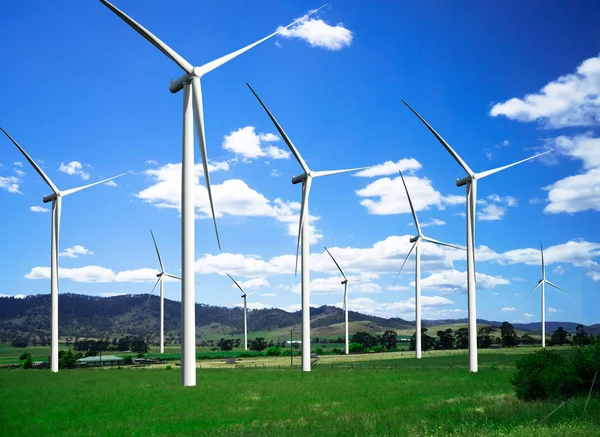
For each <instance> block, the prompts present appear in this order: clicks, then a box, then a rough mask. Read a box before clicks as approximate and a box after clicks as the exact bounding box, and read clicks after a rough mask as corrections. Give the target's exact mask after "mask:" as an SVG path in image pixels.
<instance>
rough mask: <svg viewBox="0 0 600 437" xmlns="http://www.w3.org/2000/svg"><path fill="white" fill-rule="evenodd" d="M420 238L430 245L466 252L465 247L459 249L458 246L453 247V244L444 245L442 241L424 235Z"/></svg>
mask: <svg viewBox="0 0 600 437" xmlns="http://www.w3.org/2000/svg"><path fill="white" fill-rule="evenodd" d="M421 238H423V240H425V241H429V242H430V243H433V244H439V245H440V246H446V247H451V248H453V249H458V250H466V248H465V247H460V246H455V245H454V244H449V243H444V242H443V241H439V240H435V239H433V238H429V237H426V236H424V235H423V236H422V237H421Z"/></svg>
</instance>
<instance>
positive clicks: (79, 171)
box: [58, 161, 90, 181]
mask: <svg viewBox="0 0 600 437" xmlns="http://www.w3.org/2000/svg"><path fill="white" fill-rule="evenodd" d="M58 171H62V172H63V173H66V174H68V175H76V176H79V177H81V179H83V180H85V181H87V180H88V179H89V178H90V174H89V173H88V172H86V171H84V170H83V165H82V164H81V162H78V161H71V162H69V163H68V164H65V163H64V162H61V163H60V167H58Z"/></svg>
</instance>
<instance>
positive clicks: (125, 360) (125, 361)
mask: <svg viewBox="0 0 600 437" xmlns="http://www.w3.org/2000/svg"><path fill="white" fill-rule="evenodd" d="M132 363H133V357H132V356H131V355H127V356H126V357H125V358H123V364H132Z"/></svg>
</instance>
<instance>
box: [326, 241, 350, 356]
mask: <svg viewBox="0 0 600 437" xmlns="http://www.w3.org/2000/svg"><path fill="white" fill-rule="evenodd" d="M325 250H326V251H327V253H328V254H329V256H330V257H331V259H332V260H333V262H334V263H335V265H336V266H337V268H338V270H339V271H340V273H341V274H342V276H343V277H344V280H343V281H342V285H343V286H344V324H345V329H346V355H349V354H350V350H349V346H348V344H349V343H348V278H347V277H346V275H345V274H344V271H343V270H342V268H341V267H340V265H339V264H338V262H337V261H336V260H335V258H334V257H333V255H332V254H331V252H330V251H329V249H327V248H325Z"/></svg>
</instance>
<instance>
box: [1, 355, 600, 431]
mask: <svg viewBox="0 0 600 437" xmlns="http://www.w3.org/2000/svg"><path fill="white" fill-rule="evenodd" d="M532 350H533V349H531V348H528V349H527V350H525V349H513V350H500V351H480V372H479V373H478V374H469V373H468V372H467V371H466V368H467V355H466V353H465V352H464V351H456V352H454V351H452V352H443V353H440V352H431V353H428V354H427V355H426V356H425V357H424V358H423V359H422V360H421V362H419V363H417V362H416V361H415V360H414V358H412V354H410V353H408V352H396V353H387V354H367V355H355V356H349V357H345V356H326V357H322V358H320V359H319V361H318V363H317V364H316V366H315V367H314V371H313V372H310V373H303V372H301V371H300V370H299V368H298V367H297V366H298V365H299V361H300V360H299V358H294V364H295V366H294V367H293V368H290V367H289V357H287V358H285V357H277V358H257V359H250V358H248V359H242V360H238V364H236V365H229V366H228V367H229V368H228V369H223V368H212V369H211V368H209V367H210V366H213V367H219V366H221V367H225V364H224V361H222V360H210V361H199V362H198V366H200V367H201V368H199V369H198V371H197V375H198V385H197V387H195V388H183V387H180V386H179V378H180V374H179V369H178V368H177V367H176V366H172V368H171V369H167V368H166V367H164V366H163V367H162V368H154V369H139V368H138V369H133V368H123V369H86V370H79V369H76V370H65V371H61V372H59V373H58V374H51V373H50V372H48V371H47V370H27V371H25V370H0V391H1V392H2V396H1V397H0V421H1V423H2V433H3V435H10V436H25V435H53V436H92V435H93V436H98V435H107V436H121V435H123V436H172V435H191V436H204V435H206V436H288V435H293V436H446V435H468V436H470V437H474V436H527V437H529V436H544V437H549V436H561V437H562V436H586V437H590V436H598V435H600V404H599V401H598V399H597V398H596V399H592V400H591V401H590V405H589V406H588V411H587V413H586V415H585V416H584V415H583V414H582V410H583V405H584V403H585V399H573V400H572V405H571V406H569V409H568V410H567V411H565V410H564V409H561V410H559V411H558V412H556V413H555V414H554V415H553V416H552V417H551V418H550V419H548V420H547V421H545V422H543V419H544V418H545V417H546V416H547V415H548V414H549V413H550V412H551V411H552V410H553V409H554V408H555V407H556V406H558V404H559V402H558V401H549V402H533V403H524V402H521V401H518V400H517V399H516V398H515V397H514V395H513V393H512V390H511V386H510V384H509V378H510V375H511V373H512V370H513V366H514V362H515V360H516V359H518V358H519V357H520V356H522V354H524V353H529V352H530V351H532ZM560 351H561V353H564V354H568V353H569V352H570V351H569V349H568V348H564V349H560ZM241 366H244V367H243V368H242V367H241ZM255 366H256V367H255ZM263 366H264V367H263Z"/></svg>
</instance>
